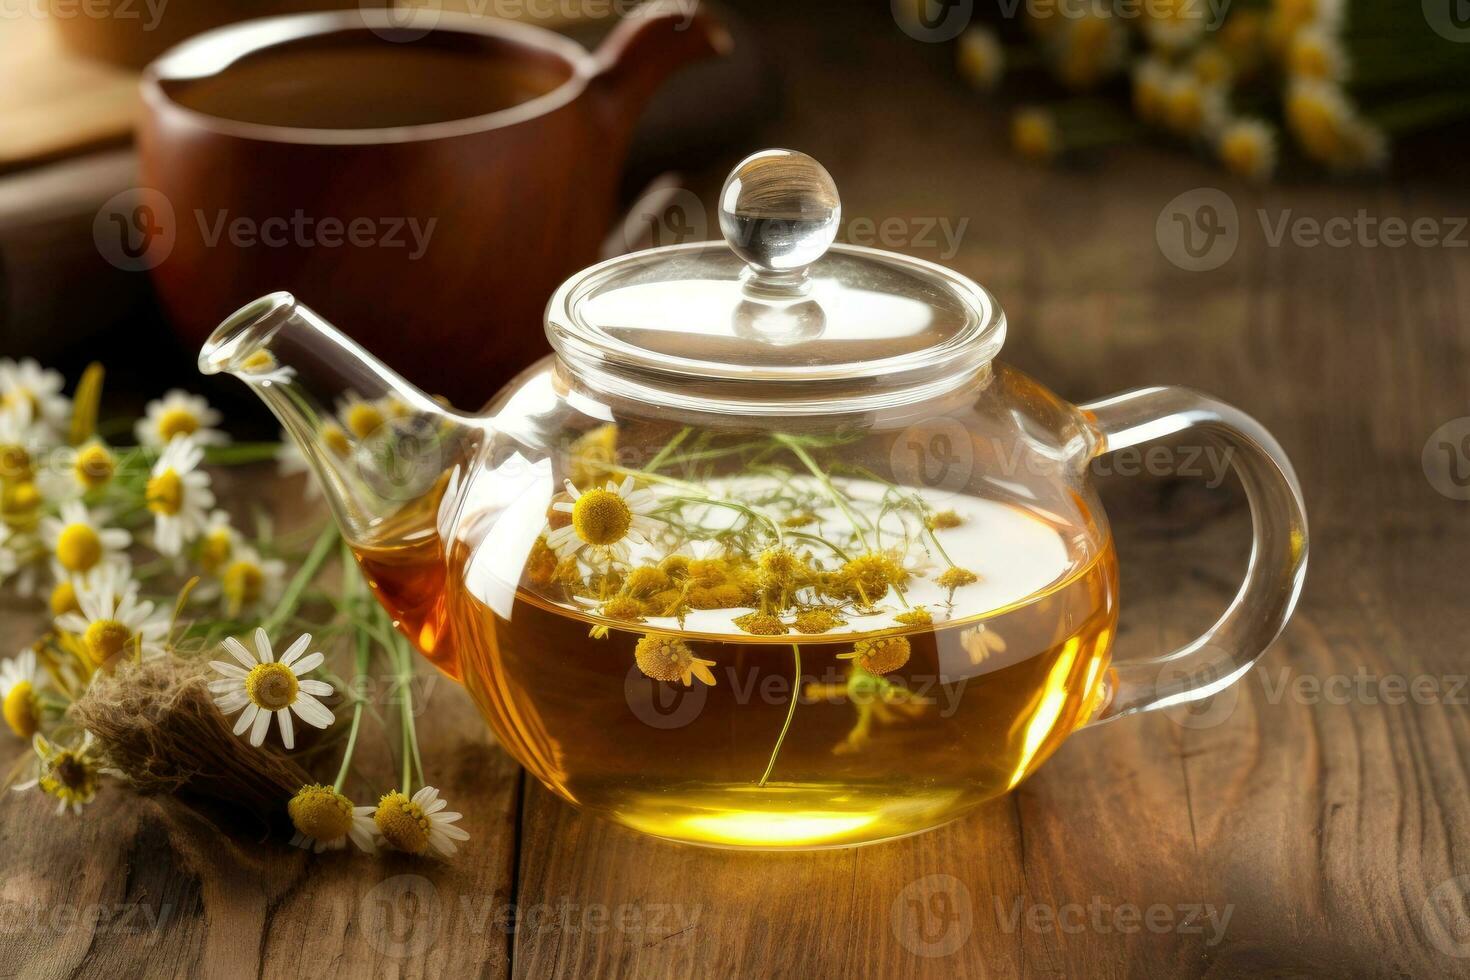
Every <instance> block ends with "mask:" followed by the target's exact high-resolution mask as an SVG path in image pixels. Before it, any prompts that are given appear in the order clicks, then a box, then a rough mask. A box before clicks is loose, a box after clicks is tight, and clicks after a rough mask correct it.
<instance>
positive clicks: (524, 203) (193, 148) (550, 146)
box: [139, 4, 728, 406]
mask: <svg viewBox="0 0 1470 980" xmlns="http://www.w3.org/2000/svg"><path fill="white" fill-rule="evenodd" d="M727 45H728V40H727V35H726V34H725V33H724V31H723V30H722V29H720V28H719V27H718V26H716V25H714V24H712V23H711V22H710V21H709V20H708V19H707V18H706V16H705V15H704V14H702V13H700V12H698V11H697V10H695V9H694V8H693V7H691V6H688V5H687V4H685V5H682V6H675V5H659V6H658V7H656V8H649V9H647V10H644V11H642V12H636V11H635V13H634V14H633V15H631V16H630V17H629V18H628V19H627V20H625V21H624V22H623V23H621V24H620V25H619V26H618V28H617V29H616V30H614V32H613V33H612V34H611V35H610V36H609V37H608V39H607V40H606V41H605V42H604V43H603V44H602V46H601V47H599V48H598V49H597V50H596V51H595V52H592V53H588V52H587V51H586V50H585V49H583V48H582V47H581V46H579V45H577V44H576V43H574V42H572V41H570V40H568V39H566V38H563V37H562V36H560V35H558V34H554V33H552V32H550V31H546V30H542V29H539V28H536V27H532V26H528V25H524V24H517V23H511V22H506V21H497V20H493V19H488V18H480V17H468V16H462V15H451V14H440V13H437V12H433V11H430V12H428V16H427V17H421V16H413V17H410V18H407V19H405V17H404V16H403V15H401V14H395V13H393V12H389V11H375V10H352V11H342V12H331V13H320V14H304V15H292V16H288V17H277V18H267V19H264V20H256V21H248V22H244V23H241V24H236V25H233V26H230V27H225V28H221V29H219V30H215V31H211V32H209V33H207V34H203V35H200V36H198V37H196V38H193V39H191V40H189V41H187V42H185V43H183V44H181V45H179V46H178V47H176V48H174V49H172V50H171V51H169V52H168V53H167V54H165V55H164V56H163V57H161V58H160V59H159V60H157V61H156V62H154V63H153V64H152V65H150V66H149V68H148V69H147V71H146V72H145V73H144V78H143V98H144V102H145V106H146V116H145V119H144V122H143V125H142V128H141V132H140V137H139V149H140V156H141V182H140V183H141V186H142V188H144V190H143V191H142V192H141V193H145V194H150V195H151V198H152V200H153V201H154V202H155V205H156V206H154V207H152V209H151V210H148V211H146V212H142V214H143V215H144V216H145V217H147V218H148V219H149V220H151V221H157V222H163V223H166V224H167V225H168V227H167V228H165V229H162V231H163V233H164V235H165V236H166V237H167V236H171V237H172V243H171V246H169V247H168V248H167V249H165V250H164V251H163V254H164V257H163V258H162V260H161V261H158V262H156V263H150V264H151V265H152V274H153V277H154V281H155V282H156V284H157V287H158V291H159V293H160V295H161V298H162V300H163V303H164V306H165V308H166V309H167V311H168V314H169V316H170V318H171V320H172V322H173V323H174V326H175V328H176V330H177V332H178V333H179V334H180V336H181V338H182V339H183V340H184V341H185V342H187V343H189V344H191V345H197V344H199V343H201V342H202V341H203V340H204V338H205V337H207V336H208V335H209V333H210V331H211V330H212V329H213V328H214V326H215V325H216V324H217V323H219V321H220V320H222V319H223V318H224V317H225V316H227V315H228V314H229V313H230V311H232V310H234V309H236V308H238V307H239V306H240V305H242V304H243V303H245V302H247V301H249V300H251V299H254V298H255V297H257V296H261V295H264V294H266V293H269V292H272V291H274V290H289V291H291V292H293V293H295V294H296V295H298V296H300V297H302V299H303V300H304V301H309V302H310V303H311V304H312V305H313V306H314V307H315V308H317V309H319V310H321V312H322V313H323V315H325V316H327V317H329V318H330V319H331V320H332V321H333V322H335V323H337V324H339V325H341V326H342V327H343V328H344V329H346V330H347V331H349V332H350V333H352V334H353V336H355V337H356V338H357V339H358V340H359V341H361V342H362V343H363V344H364V345H365V346H367V347H368V348H369V349H371V350H372V351H373V352H374V353H376V354H377V355H378V356H379V357H381V358H382V359H383V360H384V361H386V362H387V363H389V364H393V365H395V367H400V368H401V370H402V371H403V372H404V374H405V375H407V376H408V377H410V378H411V379H412V380H414V381H415V382H417V383H418V384H419V385H421V386H423V387H424V388H426V389H427V390H430V391H433V392H436V393H442V394H445V395H447V396H449V398H450V399H451V400H453V401H455V402H456V403H458V404H461V405H467V406H475V405H479V404H480V403H482V402H483V401H485V399H486V398H488V397H489V396H490V395H491V394H493V393H494V392H495V391H496V390H498V388H499V387H500V385H501V384H502V382H504V381H505V380H507V379H508V378H509V377H511V376H512V375H513V374H515V373H516V371H518V370H519V369H520V368H521V367H523V366H525V365H526V364H528V363H530V362H531V361H532V360H533V359H534V358H535V357H537V356H539V355H540V354H541V353H542V352H543V350H544V349H545V340H544V337H543V336H542V331H541V314H542V310H543V308H544V307H545V304H546V301H547V299H548V297H550V295H551V293H552V292H553V291H554V290H555V288H556V287H557V286H558V285H559V284H560V283H561V281H562V280H563V279H564V278H565V277H566V276H567V275H569V274H570V273H572V272H574V271H576V270H578V269H580V268H582V267H584V266H586V265H588V264H589V263H591V262H592V261H593V260H595V259H596V258H597V256H598V250H599V246H600V244H601V242H602V240H603V238H604V237H605V235H606V233H607V232H608V230H609V228H610V227H611V225H612V223H613V220H614V218H615V214H616V205H617V200H616V195H617V189H618V182H619V177H620V172H621V169H622V166H623V161H624V157H625V154H626V150H627V147H628V143H629V139H630V136H631V133H632V129H633V125H634V122H635V121H636V119H637V116H638V114H639V112H640V110H641V109H642V107H643V105H644V103H645V102H646V101H647V99H648V98H649V96H651V95H652V94H653V92H654V90H655V89H656V88H657V87H658V86H659V84H660V83H661V82H662V81H663V80H664V79H665V78H666V77H667V76H668V75H669V74H670V73H672V72H673V71H674V70H675V69H677V68H679V67H680V66H682V65H684V64H686V63H688V62H691V61H694V60H696V59H699V58H703V57H707V56H709V55H712V54H716V53H719V52H721V51H723V50H724V49H725V48H726V46H727Z"/></svg>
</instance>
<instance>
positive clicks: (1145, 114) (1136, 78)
mask: <svg viewBox="0 0 1470 980" xmlns="http://www.w3.org/2000/svg"><path fill="white" fill-rule="evenodd" d="M1170 78H1171V76H1170V72H1169V63H1168V62H1166V61H1164V59H1162V58H1160V57H1158V56H1157V55H1149V56H1147V57H1144V58H1140V59H1138V61H1136V62H1135V63H1134V65H1133V111H1134V112H1136V113H1138V118H1140V119H1142V120H1143V121H1144V122H1146V123H1151V124H1153V125H1162V124H1163V122H1164V119H1165V115H1166V114H1167V112H1168V105H1169V82H1170Z"/></svg>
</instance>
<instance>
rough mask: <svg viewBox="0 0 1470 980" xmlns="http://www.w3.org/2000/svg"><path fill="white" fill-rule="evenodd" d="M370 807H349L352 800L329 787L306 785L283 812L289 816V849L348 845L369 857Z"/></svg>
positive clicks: (371, 837)
mask: <svg viewBox="0 0 1470 980" xmlns="http://www.w3.org/2000/svg"><path fill="white" fill-rule="evenodd" d="M373 810H374V808H373V807H370V806H353V805H352V801H351V800H349V799H348V798H347V797H345V796H343V795H342V794H341V793H339V792H337V791H336V790H335V789H333V788H332V787H330V786H322V785H320V784H316V783H309V784H307V785H305V786H303V787H301V788H300V789H299V790H297V791H296V795H295V796H293V797H291V802H290V803H287V804H286V812H287V813H289V814H290V815H291V826H293V827H295V828H296V832H295V833H294V834H292V835H291V845H292V846H293V847H304V848H310V849H311V850H312V851H313V852H315V853H317V854H320V853H321V852H322V851H336V850H341V849H342V848H344V847H346V846H347V841H348V839H349V838H350V839H351V840H352V843H354V844H356V845H357V846H358V847H359V848H361V849H362V850H364V851H366V852H367V853H369V854H372V853H373V852H374V851H376V850H377V849H378V848H377V842H376V841H375V840H374V824H373Z"/></svg>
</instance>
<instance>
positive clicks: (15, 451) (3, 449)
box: [0, 445, 35, 482]
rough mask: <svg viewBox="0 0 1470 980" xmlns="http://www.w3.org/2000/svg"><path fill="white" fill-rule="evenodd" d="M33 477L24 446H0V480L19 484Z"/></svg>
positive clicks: (33, 472)
mask: <svg viewBox="0 0 1470 980" xmlns="http://www.w3.org/2000/svg"><path fill="white" fill-rule="evenodd" d="M33 476H35V470H34V469H33V468H32V467H31V454H30V453H28V452H26V448H25V447H24V446H11V445H0V480H10V481H15V482H20V481H24V480H29V479H31V477H33Z"/></svg>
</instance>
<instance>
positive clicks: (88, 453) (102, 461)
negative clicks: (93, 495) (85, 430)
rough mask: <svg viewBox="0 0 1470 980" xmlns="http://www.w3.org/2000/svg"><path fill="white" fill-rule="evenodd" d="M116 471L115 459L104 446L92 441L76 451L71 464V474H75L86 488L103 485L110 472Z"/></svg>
mask: <svg viewBox="0 0 1470 980" xmlns="http://www.w3.org/2000/svg"><path fill="white" fill-rule="evenodd" d="M115 472H117V460H115V459H114V458H113V456H112V453H110V452H108V451H107V448H106V447H105V446H99V445H97V444H96V443H93V444H92V445H90V446H87V447H85V448H84V449H82V451H81V452H79V453H77V460H76V462H75V463H73V464H72V474H73V475H74V476H76V479H77V482H78V483H80V484H81V485H82V486H84V487H86V488H87V489H88V490H96V489H97V488H98V487H100V486H105V485H106V484H107V481H108V480H111V479H112V474H113V473H115Z"/></svg>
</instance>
